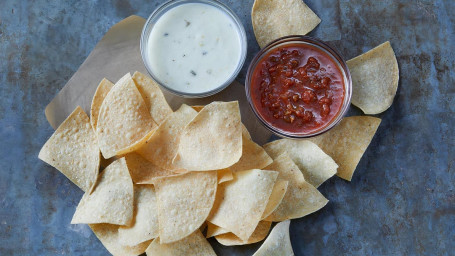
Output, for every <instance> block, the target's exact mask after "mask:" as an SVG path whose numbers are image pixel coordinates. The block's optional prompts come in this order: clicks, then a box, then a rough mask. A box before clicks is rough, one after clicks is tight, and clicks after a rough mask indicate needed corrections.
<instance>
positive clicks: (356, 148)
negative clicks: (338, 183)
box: [310, 116, 381, 181]
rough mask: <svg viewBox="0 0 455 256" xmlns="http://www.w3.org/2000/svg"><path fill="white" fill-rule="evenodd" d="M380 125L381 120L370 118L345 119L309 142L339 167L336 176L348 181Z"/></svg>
mask: <svg viewBox="0 0 455 256" xmlns="http://www.w3.org/2000/svg"><path fill="white" fill-rule="evenodd" d="M380 123H381V119H379V118H376V117H371V116H351V117H345V118H343V120H341V122H340V123H339V124H338V125H337V126H335V127H334V128H332V129H331V130H330V131H328V132H326V133H324V134H321V135H319V136H316V137H313V138H311V139H310V140H311V141H312V142H314V143H316V144H317V145H318V146H319V147H321V148H322V150H324V151H325V152H326V153H327V154H329V155H330V156H331V157H333V159H334V160H335V161H336V162H337V163H338V164H339V165H340V168H339V169H338V172H337V175H338V176H339V177H341V178H343V179H345V180H349V181H350V180H351V179H352V175H353V174H354V171H355V168H356V167H357V164H358V163H359V162H360V159H361V158H362V156H363V153H365V150H366V149H367V147H368V145H370V142H371V140H372V139H373V136H374V134H375V133H376V130H377V129H378V127H379V124H380Z"/></svg>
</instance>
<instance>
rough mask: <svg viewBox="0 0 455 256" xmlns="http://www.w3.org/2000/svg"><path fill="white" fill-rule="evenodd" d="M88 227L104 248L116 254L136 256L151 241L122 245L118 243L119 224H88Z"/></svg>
mask: <svg viewBox="0 0 455 256" xmlns="http://www.w3.org/2000/svg"><path fill="white" fill-rule="evenodd" d="M89 226H90V228H91V229H92V231H93V233H95V235H96V237H98V239H99V240H100V241H101V243H102V244H103V245H104V247H106V249H107V250H108V251H109V252H110V253H111V254H112V255H116V256H136V255H140V254H143V253H144V252H145V249H147V247H148V246H149V244H150V242H151V241H145V242H143V243H140V244H138V245H135V246H124V245H122V244H121V243H120V241H121V240H120V238H119V233H118V229H119V226H117V225H112V224H90V225H89Z"/></svg>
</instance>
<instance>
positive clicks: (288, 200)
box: [265, 153, 328, 221]
mask: <svg viewBox="0 0 455 256" xmlns="http://www.w3.org/2000/svg"><path fill="white" fill-rule="evenodd" d="M266 169H267V170H274V171H278V172H279V174H278V180H286V181H289V185H288V189H287V191H286V193H285V194H284V198H283V200H282V201H281V204H279V205H278V207H277V208H276V209H275V211H273V212H272V214H270V215H269V216H268V217H266V218H265V220H268V221H283V220H287V219H296V218H300V217H303V216H305V215H308V214H310V213H313V212H315V211H317V210H319V209H321V208H322V207H324V206H325V205H326V204H327V202H328V200H327V199H326V198H325V197H324V196H323V195H322V194H321V193H320V192H319V191H318V190H317V189H316V188H315V187H313V186H312V185H311V184H309V183H308V182H306V181H305V179H304V178H303V175H302V172H301V171H300V170H299V168H298V167H297V165H295V163H294V162H293V161H292V160H291V158H290V157H289V156H288V155H287V154H286V153H284V154H282V155H280V156H279V157H277V158H275V160H274V162H273V163H272V164H271V165H269V166H267V167H266ZM277 182H278V181H277Z"/></svg>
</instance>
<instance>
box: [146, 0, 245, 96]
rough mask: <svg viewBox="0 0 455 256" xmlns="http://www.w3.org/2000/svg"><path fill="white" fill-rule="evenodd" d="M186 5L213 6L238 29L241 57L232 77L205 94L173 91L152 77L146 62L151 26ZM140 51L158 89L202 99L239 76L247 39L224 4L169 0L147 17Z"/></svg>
mask: <svg viewBox="0 0 455 256" xmlns="http://www.w3.org/2000/svg"><path fill="white" fill-rule="evenodd" d="M188 3H203V4H209V5H211V6H214V7H216V8H218V9H220V10H221V11H223V12H225V13H226V14H227V15H228V16H229V17H231V18H232V20H233V21H234V23H235V25H236V26H237V28H238V32H239V36H240V44H241V53H240V54H241V55H240V60H239V62H238V64H237V67H236V69H235V70H234V72H233V73H232V75H231V76H230V77H229V79H227V80H226V81H225V82H224V83H223V84H221V85H220V86H218V87H216V88H214V89H213V90H210V91H206V92H200V93H189V92H183V91H179V90H176V89H173V88H171V87H169V86H167V85H166V84H165V83H163V82H162V81H160V79H159V78H158V77H157V76H156V75H154V73H153V71H152V69H151V68H150V67H149V65H148V62H147V57H146V56H147V53H148V50H147V48H148V47H146V46H147V42H148V40H149V36H150V32H151V31H152V29H153V26H154V24H155V23H156V21H157V20H158V19H159V18H160V17H161V16H162V15H163V14H164V13H165V12H167V11H169V10H170V9H172V8H174V7H176V6H179V5H182V4H188ZM140 49H141V56H142V61H143V62H144V66H145V68H146V69H147V72H148V73H149V75H150V76H151V77H152V78H153V80H155V81H156V82H157V83H158V84H159V85H160V87H162V88H164V89H165V90H167V91H169V92H171V93H173V94H175V95H178V96H182V97H186V98H202V97H207V96H211V95H213V94H216V93H218V92H220V91H222V90H224V89H225V88H226V87H228V86H229V85H230V84H231V83H232V82H233V81H234V80H235V78H236V77H237V75H238V74H239V72H240V70H241V69H242V67H243V64H244V63H245V59H246V52H247V37H246V33H245V28H244V27H243V24H242V22H241V21H240V19H239V17H238V16H237V15H236V14H235V13H234V12H233V11H232V10H231V9H230V8H229V7H227V6H226V5H225V4H223V3H221V2H219V1H218V0H170V1H167V2H165V3H163V4H162V5H160V6H159V7H158V8H156V9H155V10H154V11H153V12H152V14H150V16H149V17H148V19H147V21H146V22H145V24H144V27H143V29H142V34H141V40H140Z"/></svg>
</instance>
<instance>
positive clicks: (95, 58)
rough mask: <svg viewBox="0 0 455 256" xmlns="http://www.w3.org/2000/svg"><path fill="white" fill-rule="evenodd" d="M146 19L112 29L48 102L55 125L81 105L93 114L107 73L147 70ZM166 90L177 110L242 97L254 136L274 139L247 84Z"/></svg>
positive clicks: (242, 108) (48, 113)
mask: <svg viewBox="0 0 455 256" xmlns="http://www.w3.org/2000/svg"><path fill="white" fill-rule="evenodd" d="M144 23H145V19H144V18H142V17H139V16H134V15H133V16H130V17H128V18H126V19H124V20H122V21H120V22H119V23H117V24H115V25H114V26H113V27H112V28H111V29H109V31H108V32H107V33H106V34H105V35H104V37H103V38H102V39H101V41H100V42H98V44H97V45H96V46H95V49H93V51H92V52H91V53H90V55H89V56H88V57H87V59H86V60H85V61H84V63H82V65H81V66H80V67H79V69H78V70H77V72H76V73H75V74H74V75H73V76H72V77H71V79H70V80H69V81H68V83H67V84H66V85H65V86H64V87H63V89H62V90H61V91H60V92H59V93H58V94H57V96H56V97H55V98H54V99H53V100H52V101H51V102H50V103H49V105H47V107H46V110H45V114H46V118H47V120H48V121H49V123H50V125H51V126H52V127H53V128H54V129H56V128H57V127H58V126H59V125H60V124H61V123H62V122H63V120H65V118H66V117H67V116H68V115H69V114H71V112H72V111H73V110H74V108H76V106H78V105H79V106H81V107H82V109H84V111H85V112H86V113H87V114H89V111H90V104H91V102H92V98H93V94H94V93H95V90H96V87H97V86H98V84H99V82H100V81H101V80H102V79H103V78H104V77H106V78H107V79H109V80H110V81H112V82H114V83H115V82H116V81H117V80H118V79H120V78H121V77H122V76H123V75H124V74H126V73H127V72H131V74H132V73H133V72H134V71H140V72H142V73H144V74H147V71H146V69H145V67H144V64H143V62H142V57H141V52H140V47H139V46H140V38H141V32H142V27H143V25H144ZM163 92H164V95H165V97H166V99H167V101H168V103H169V105H170V106H171V107H172V109H174V110H176V109H178V108H179V107H180V105H181V104H182V103H185V104H187V105H205V104H208V103H210V102H212V101H231V100H238V101H239V104H240V111H241V114H242V121H243V123H244V124H245V126H246V127H247V128H248V131H250V133H251V136H252V138H253V140H254V141H256V142H257V143H259V144H260V145H262V144H264V143H265V142H267V141H268V140H269V139H270V136H271V133H270V131H268V130H267V129H266V128H265V127H264V126H263V125H262V124H261V123H260V122H259V120H258V119H257V118H256V116H255V115H254V113H253V112H252V110H251V108H250V106H249V104H248V101H247V99H246V95H245V88H244V86H243V85H242V84H240V83H238V82H236V81H234V82H233V83H232V84H231V85H229V86H228V87H227V88H226V89H224V90H223V91H222V92H220V93H218V94H216V95H213V96H211V97H207V98H201V99H189V98H182V97H179V96H176V95H173V94H171V93H169V92H167V91H165V90H164V89H163Z"/></svg>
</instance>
